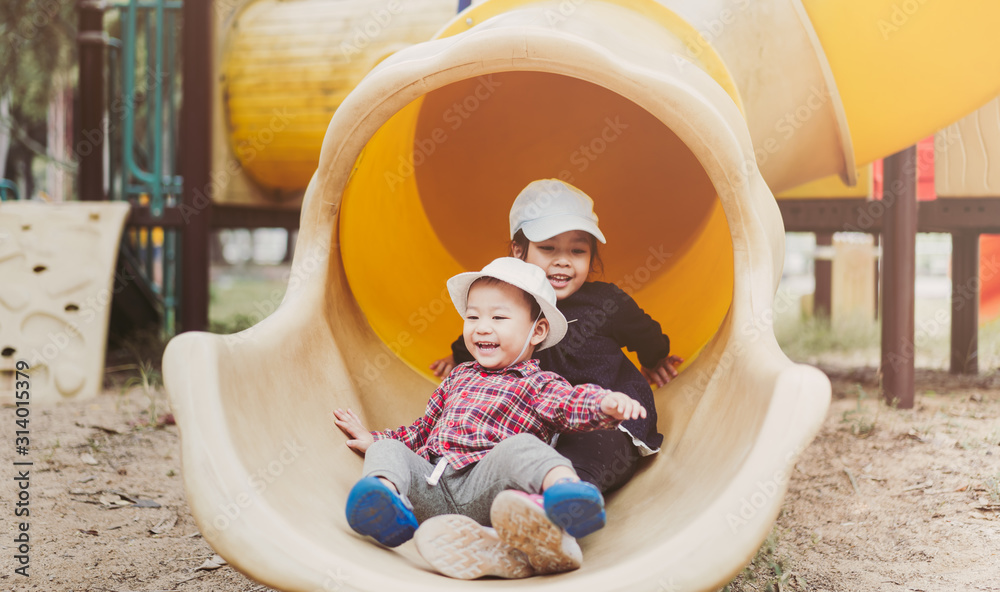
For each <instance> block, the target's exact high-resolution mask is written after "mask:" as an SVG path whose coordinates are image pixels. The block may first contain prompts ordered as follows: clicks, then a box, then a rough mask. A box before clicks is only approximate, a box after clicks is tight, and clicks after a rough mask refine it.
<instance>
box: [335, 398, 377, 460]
mask: <svg viewBox="0 0 1000 592" xmlns="http://www.w3.org/2000/svg"><path fill="white" fill-rule="evenodd" d="M333 417H334V420H333V421H334V423H336V424H337V427H338V428H340V429H341V430H343V431H344V433H345V434H347V435H348V436H350V438H351V439H350V440H348V441H347V446H348V447H349V448H350V449H351V450H354V451H357V452H360V453H361V454H364V453H365V452H367V451H368V447H369V446H371V445H372V443H373V442H374V441H375V438H373V437H372V435H371V432H369V431H368V430H367V429H366V428H365V426H363V425H361V418H360V417H358V416H357V415H356V414H355V413H354V412H353V411H351V410H350V409H348V410H347V411H344V410H343V409H337V410H336V411H334V412H333Z"/></svg>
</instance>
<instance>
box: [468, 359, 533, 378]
mask: <svg viewBox="0 0 1000 592" xmlns="http://www.w3.org/2000/svg"><path fill="white" fill-rule="evenodd" d="M472 369H473V370H475V371H476V372H487V373H489V374H515V375H517V376H520V377H522V378H523V377H525V376H529V375H531V374H534V373H536V372H538V371H539V370H540V369H539V367H538V360H535V359H529V360H524V361H523V362H518V363H516V364H511V365H510V366H507V367H506V368H501V369H499V370H487V369H486V368H483V367H482V365H480V364H479V362H473V363H472Z"/></svg>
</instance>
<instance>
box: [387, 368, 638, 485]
mask: <svg viewBox="0 0 1000 592" xmlns="http://www.w3.org/2000/svg"><path fill="white" fill-rule="evenodd" d="M610 392H611V391H609V390H606V389H603V388H601V387H599V386H597V385H594V384H581V385H579V386H570V384H569V383H568V382H566V380H565V379H563V377H561V376H559V375H558V374H556V373H554V372H542V371H541V370H540V369H539V368H538V360H526V361H524V362H520V363H518V364H514V365H512V366H508V367H506V368H504V369H503V370H496V371H488V370H484V369H483V367H482V366H480V365H479V363H478V362H466V363H464V364H460V365H458V366H456V367H455V369H454V370H452V371H451V374H449V375H448V377H447V378H445V379H444V382H442V383H441V386H439V387H438V388H437V389H436V390H435V391H434V393H433V394H432V395H431V398H430V401H428V402H427V410H426V411H425V412H424V416H423V417H421V418H420V419H418V420H417V421H415V422H413V425H410V426H400V427H399V428H398V429H395V430H386V431H384V432H372V436H373V437H374V438H375V439H376V440H381V439H383V438H393V439H395V440H399V441H401V442H403V443H404V444H406V445H407V446H408V447H410V449H411V450H413V451H414V452H416V453H417V454H419V455H420V456H422V457H424V458H426V459H427V460H430V457H431V456H439V457H443V458H444V459H445V460H447V461H448V464H449V465H451V466H452V467H453V468H455V469H456V470H458V469H461V468H462V467H465V466H467V465H470V464H472V463H474V462H477V461H479V460H480V459H482V458H483V457H484V456H486V453H487V452H489V451H490V450H491V449H492V448H493V447H494V446H496V445H497V444H498V443H500V442H501V441H502V440H504V439H505V438H508V437H510V436H513V435H515V434H520V433H523V432H527V433H530V434H534V435H536V436H538V437H539V438H541V439H542V440H543V441H545V442H548V441H549V440H550V439H551V438H552V435H553V434H555V433H557V432H582V431H588V430H598V429H608V428H613V427H615V426H617V425H618V423H619V421H618V420H616V419H615V418H613V417H611V416H610V415H607V414H606V413H604V412H603V411H601V399H603V398H604V397H605V396H606V395H607V394H609V393H610Z"/></svg>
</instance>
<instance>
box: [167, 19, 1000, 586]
mask: <svg viewBox="0 0 1000 592" xmlns="http://www.w3.org/2000/svg"><path fill="white" fill-rule="evenodd" d="M668 4H669V6H668V5H664V4H659V3H655V2H651V1H641V0H629V1H624V2H623V1H619V2H603V1H600V0H593V1H590V2H574V1H563V2H529V1H526V0H490V1H487V2H484V3H482V4H478V5H476V6H474V7H473V8H471V9H470V10H468V11H466V12H464V13H463V14H461V15H459V16H458V17H457V18H456V19H454V20H453V21H452V22H451V23H450V24H449V25H448V26H446V27H445V29H444V30H443V31H442V32H441V33H440V34H439V35H438V38H436V39H434V40H431V41H428V42H425V43H422V44H418V45H415V46H412V47H409V48H406V49H404V50H402V51H400V52H398V53H396V54H394V55H392V56H390V57H388V58H386V59H385V60H384V61H382V62H381V63H379V64H378V65H377V66H376V67H375V68H374V69H373V70H372V71H371V72H370V73H369V74H368V75H367V76H366V77H365V78H364V79H363V80H362V81H361V83H360V84H359V85H358V86H357V87H356V88H355V89H354V91H352V92H351V93H350V94H349V95H348V96H347V97H346V98H345V99H344V101H343V103H342V104H341V106H340V107H339V108H338V110H337V111H336V113H335V114H334V116H333V118H332V120H331V121H330V125H329V127H328V128H327V132H326V136H325V138H324V141H323V148H322V152H321V154H320V160H319V166H318V169H317V171H316V174H315V175H314V176H313V177H312V180H311V182H310V184H309V187H308V188H307V190H306V195H305V198H304V202H303V209H302V217H301V230H300V233H299V239H298V244H297V248H296V251H295V258H294V261H293V265H292V274H291V278H290V280H289V285H288V291H287V293H286V295H285V298H284V300H283V302H282V303H281V305H280V306H279V307H278V309H277V310H276V311H275V312H274V313H273V314H272V315H271V316H270V317H268V318H267V319H265V320H263V321H262V322H261V323H259V324H257V325H256V326H254V327H252V328H250V329H248V330H247V331H244V332H242V333H238V334H236V335H231V336H216V335H210V334H205V333H186V334H183V335H180V336H178V337H177V338H175V339H174V340H173V341H171V343H170V344H169V346H168V348H167V351H166V354H165V356H164V377H165V381H166V387H167V390H168V392H169V395H170V397H171V401H172V404H173V407H174V411H175V414H176V416H177V420H178V424H179V425H180V428H181V434H182V453H183V463H184V478H185V484H186V488H187V492H188V500H189V503H190V506H191V510H192V513H193V515H194V517H195V519H196V521H197V522H198V525H199V528H200V529H201V531H202V533H203V535H204V536H205V539H206V540H207V541H208V542H209V543H210V544H211V545H212V547H213V548H214V549H215V550H216V551H217V552H218V553H219V554H220V555H222V556H223V557H225V558H226V559H227V560H228V561H229V562H230V563H231V564H232V565H234V566H235V567H236V568H237V569H239V570H241V571H242V572H244V573H246V574H247V575H249V576H250V577H252V578H254V579H256V580H258V581H260V582H262V583H264V584H266V585H268V586H271V587H273V588H276V589H279V590H283V591H287V592H318V591H323V590H359V591H360V590H365V591H376V590H414V591H428V592H429V591H432V590H433V591H437V590H468V589H469V588H470V587H472V586H476V587H482V588H490V589H513V588H517V589H530V590H546V591H565V592H570V591H573V592H577V591H579V590H602V591H615V590H622V591H625V590H628V591H634V590H644V591H646V590H648V591H660V592H666V591H678V592H680V591H709V590H717V589H718V588H720V587H721V586H722V585H724V584H725V583H726V582H727V581H729V580H730V579H731V578H732V577H733V576H734V575H735V574H736V573H737V572H739V571H740V570H741V569H742V568H743V566H744V565H745V564H746V563H747V562H748V561H749V559H750V558H751V557H752V556H753V554H754V553H755V551H756V550H757V548H758V547H759V546H760V543H761V542H762V541H763V539H764V538H765V537H766V536H767V534H768V533H769V532H770V530H771V527H772V525H773V522H774V519H775V517H776V516H777V514H778V512H779V509H780V507H781V500H782V497H783V495H784V492H785V488H786V485H787V482H788V478H789V474H790V471H791V470H792V467H793V466H794V460H795V458H796V457H797V455H798V454H799V453H800V452H801V450H802V449H803V448H804V447H805V446H807V445H808V443H809V442H810V441H811V440H812V438H813V436H814V435H815V433H816V431H817V430H818V428H819V426H820V424H821V422H822V420H823V417H824V415H825V413H826V410H827V407H828V404H829V398H830V385H829V381H828V380H827V378H826V377H825V376H824V375H823V374H822V373H821V372H819V371H818V370H816V369H814V368H811V367H808V366H803V365H798V364H794V363H792V362H791V361H789V360H788V358H787V357H786V356H785V355H784V354H783V353H782V352H781V350H780V348H779V347H778V345H777V342H776V341H775V339H774V335H773V331H772V321H773V309H772V304H773V301H774V294H775V290H776V289H777V285H778V282H779V280H780V276H781V266H782V261H783V257H784V252H783V250H784V230H783V226H782V223H781V218H780V215H779V212H778V208H777V206H776V203H775V200H774V197H773V195H772V191H777V190H779V189H787V188H790V187H793V186H795V185H798V184H800V183H802V182H805V181H809V180H811V179H813V178H819V177H823V176H827V175H831V174H840V175H841V177H843V178H845V179H848V180H850V179H851V178H852V177H853V175H854V174H855V173H854V171H855V170H856V166H855V165H856V164H858V163H856V162H855V160H856V158H855V156H854V154H853V152H852V151H855V150H857V149H858V147H857V146H856V145H854V143H853V142H852V140H851V134H850V131H849V130H850V127H849V126H848V125H847V122H846V121H845V119H844V113H845V110H844V109H843V108H842V106H841V104H840V103H839V102H838V100H837V98H836V97H838V96H839V93H838V92H837V91H836V90H835V88H836V86H837V84H839V83H840V78H839V76H840V73H839V72H838V73H837V76H833V73H832V72H831V70H830V67H829V66H828V65H827V62H826V58H825V57H824V52H823V49H824V47H825V46H823V47H821V46H820V41H819V39H820V38H821V37H822V35H817V31H816V30H814V27H813V26H812V25H811V22H810V19H809V16H808V15H807V12H806V11H805V10H804V9H803V6H802V5H801V4H799V3H797V2H782V1H779V0H775V1H773V2H756V3H750V2H729V3H722V2H717V3H712V6H714V7H715V9H716V10H721V9H723V8H725V7H728V6H730V5H731V6H732V7H733V9H734V10H735V8H737V7H739V6H741V5H747V6H752V7H753V13H752V14H753V15H755V17H754V19H750V22H746V21H745V20H744V19H746V18H747V16H746V14H740V13H738V12H736V13H734V16H732V17H731V18H727V19H726V20H727V21H728V22H727V23H726V24H725V27H724V28H725V31H720V32H719V33H718V34H717V35H715V36H714V37H713V36H712V35H711V32H710V31H709V30H708V28H707V26H706V25H705V22H704V19H705V18H707V17H708V16H710V14H709V13H707V12H704V13H703V12H700V10H701V9H699V8H697V7H696V6H695V3H687V2H684V3H682V2H673V3H668ZM705 10H708V9H705ZM720 14H721V13H720ZM755 23H756V24H755ZM767 23H773V26H775V27H778V26H779V24H780V26H781V27H785V28H782V29H776V30H769V29H768V28H766V27H771V26H772V25H771V24H767ZM757 27H762V28H760V29H758V28H757ZM726 31H728V33H727V32H726ZM786 32H787V33H788V36H787V38H784V37H781V35H782V34H783V33H786ZM737 34H738V35H739V38H738V39H730V38H728V37H727V35H737ZM823 34H824V35H828V34H829V31H828V30H827V31H825V32H823ZM841 35H846V30H842V31H841ZM692 44H693V45H692ZM747 46H750V48H748V47H747ZM759 48H763V49H764V50H766V52H765V54H764V55H760V54H759V53H757V52H758V49H759ZM755 53H756V54H757V55H756V57H755ZM772 62H773V63H776V64H779V65H777V66H774V67H773V68H772V67H770V66H769V64H771V63H772ZM758 67H759V68H758ZM755 68H758V69H760V70H761V71H762V73H761V74H759V75H758V74H754V72H753V70H754V69H755ZM782 72H784V75H783V74H782ZM800 75H801V79H800V78H799V76H800ZM796 80H801V83H797V82H796ZM994 94H996V93H994ZM799 105H804V106H805V109H806V110H807V111H808V112H806V111H802V112H800V116H797V115H796V112H797V110H798V106H799ZM761 109H762V110H761ZM789 114H790V115H789ZM849 115H850V114H849V113H848V116H849ZM786 116H790V117H791V118H792V119H790V120H789V119H782V118H783V117H786ZM775 117H777V118H778V121H786V122H787V123H788V125H789V126H792V130H794V131H793V133H791V134H790V135H789V136H788V137H787V138H782V142H779V141H778V138H777V137H775V142H774V143H770V144H769V143H767V142H766V139H767V135H768V134H770V133H771V132H772V131H776V133H779V134H781V133H782V132H780V131H777V129H778V128H776V127H775V126H774V124H772V123H770V122H771V121H772V120H773V119H774V118H775ZM796 126H797V127H796ZM802 130H808V131H802ZM761 134H764V135H765V137H763V138H761V137H759V136H760V135H761ZM800 134H801V135H800ZM809 136H812V137H816V138H820V139H821V140H817V141H816V143H810V142H809V141H807V140H806V138H807V137H809ZM769 146H770V148H769ZM761 150H763V152H761ZM765 155H766V156H767V157H768V158H767V160H766V162H763V161H764V159H763V156H765ZM758 163H760V166H758ZM550 176H560V177H563V178H567V179H570V180H572V181H573V182H574V183H575V184H578V185H579V186H580V187H581V188H582V189H584V190H585V191H587V192H588V193H589V194H590V195H592V196H594V199H595V204H596V205H595V207H596V210H597V212H598V213H599V215H600V216H601V226H602V230H603V231H604V233H605V234H606V235H607V236H608V244H607V248H606V249H605V250H604V251H603V253H602V256H603V257H604V258H605V275H604V279H606V280H607V281H614V282H616V283H623V284H629V285H628V288H629V289H630V290H631V291H632V292H633V294H634V296H635V297H636V299H637V301H638V302H639V303H640V305H642V306H643V307H644V308H645V309H646V310H647V311H649V312H650V313H651V314H652V316H653V317H654V318H656V319H658V320H660V321H661V322H662V323H663V325H664V327H665V328H666V330H667V332H668V333H670V335H671V339H672V342H673V343H674V344H675V350H676V351H677V353H679V354H680V355H682V356H684V357H685V358H687V359H688V363H687V365H686V367H685V368H684V369H683V372H682V373H681V375H680V376H679V377H678V378H677V379H676V380H674V381H673V382H671V383H670V384H668V385H667V386H665V387H663V388H661V389H658V390H657V391H656V400H657V408H658V411H659V417H660V426H659V427H660V431H661V432H663V433H664V434H665V436H666V442H665V444H664V447H663V449H662V451H661V452H660V453H659V454H658V455H656V456H655V457H653V458H652V459H650V462H648V463H647V465H646V466H645V467H644V468H643V469H642V470H641V471H640V473H639V474H638V475H637V476H636V477H635V478H634V479H633V480H632V481H631V482H630V483H629V484H628V485H627V486H626V487H625V488H624V489H623V490H621V491H620V492H618V493H615V494H613V495H611V496H609V499H608V520H609V522H608V526H607V527H606V528H605V529H603V530H601V531H599V532H597V533H595V534H593V535H591V536H589V537H587V538H585V539H583V540H582V541H581V543H582V547H583V552H584V565H583V567H582V568H581V569H580V570H578V571H575V572H570V573H566V574H560V575H556V576H547V577H539V578H528V579H524V580H516V581H483V582H476V583H472V584H470V583H469V582H464V581H457V580H451V579H448V578H446V577H444V576H441V575H438V574H436V573H434V572H433V571H431V570H430V569H429V567H428V566H427V565H426V564H424V563H423V561H422V560H421V559H420V558H419V557H418V556H417V554H416V552H415V549H414V547H413V545H412V543H407V544H405V545H403V546H402V547H400V548H399V549H398V550H390V549H385V548H381V547H379V546H377V545H375V544H373V543H371V542H370V541H368V540H364V539H362V538H360V537H358V536H356V535H355V534H354V533H353V532H352V531H351V529H350V528H349V527H348V525H347V523H346V519H345V516H344V506H345V502H346V498H347V493H348V490H349V489H350V487H351V485H352V484H353V483H354V482H355V481H356V480H357V479H358V478H359V476H360V471H361V465H362V460H361V459H360V458H359V457H358V456H356V455H355V454H354V453H352V452H351V451H350V450H349V449H348V448H347V447H346V446H345V445H344V442H345V437H344V436H343V434H341V433H340V432H339V431H338V430H337V428H336V427H335V426H334V424H333V421H332V417H331V412H332V410H333V409H334V408H336V407H345V406H348V407H351V408H352V409H355V410H357V411H358V413H359V414H360V415H361V417H362V419H363V420H364V421H365V422H366V424H367V425H369V426H370V427H372V428H385V427H395V426H398V425H400V424H402V423H409V422H410V421H412V420H413V419H414V418H415V417H417V416H418V415H419V414H420V413H421V412H422V411H423V408H424V405H425V403H426V400H427V397H428V395H429V394H430V392H431V390H432V389H433V388H434V382H433V381H431V380H429V379H428V376H427V371H426V366H427V363H428V362H429V361H430V360H431V359H433V357H434V356H435V355H437V356H440V355H443V354H444V353H445V352H446V351H447V346H448V343H450V341H451V339H453V338H454V336H455V335H457V333H458V327H459V318H458V316H457V314H455V313H453V312H452V309H451V304H450V302H448V300H447V299H446V297H444V298H443V297H442V292H443V290H444V279H445V278H447V277H448V276H449V275H452V274H453V273H456V272H459V271H464V270H466V269H474V268H476V267H478V266H481V265H482V264H483V263H485V262H486V261H489V260H490V259H492V258H493V257H496V256H499V255H502V254H504V252H503V249H504V243H505V240H506V239H507V238H508V237H507V236H506V231H505V227H506V215H507V209H508V208H509V205H510V202H511V201H512V199H513V196H514V195H516V193H517V190H519V189H520V188H521V187H523V186H524V185H526V184H527V182H528V181H531V180H533V179H537V178H542V177H550Z"/></svg>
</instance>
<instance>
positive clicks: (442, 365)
mask: <svg viewBox="0 0 1000 592" xmlns="http://www.w3.org/2000/svg"><path fill="white" fill-rule="evenodd" d="M454 367H455V356H453V355H449V356H447V357H445V358H441V359H440V360H434V361H433V362H431V372H433V373H434V376H437V377H438V378H444V377H445V376H448V374H450V373H451V369H452V368H454Z"/></svg>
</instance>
